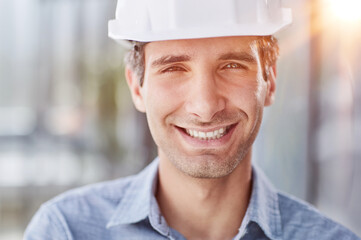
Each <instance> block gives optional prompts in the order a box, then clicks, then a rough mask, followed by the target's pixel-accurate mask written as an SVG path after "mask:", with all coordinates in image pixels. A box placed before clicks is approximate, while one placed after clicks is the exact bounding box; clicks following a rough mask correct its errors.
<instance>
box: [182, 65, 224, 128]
mask: <svg viewBox="0 0 361 240" xmlns="http://www.w3.org/2000/svg"><path fill="white" fill-rule="evenodd" d="M188 96H189V97H188V99H187V102H186V111H187V112H188V113H190V114H192V115H193V116H196V117H197V119H198V120H199V121H202V122H210V121H211V120H212V119H213V118H214V116H216V115H217V113H220V112H221V111H222V110H224V108H225V106H226V100H225V97H224V95H222V91H221V89H220V88H219V86H218V84H217V81H216V78H215V76H214V74H212V73H204V72H203V73H200V74H198V75H194V76H193V78H192V80H191V84H190V90H189V93H188Z"/></svg>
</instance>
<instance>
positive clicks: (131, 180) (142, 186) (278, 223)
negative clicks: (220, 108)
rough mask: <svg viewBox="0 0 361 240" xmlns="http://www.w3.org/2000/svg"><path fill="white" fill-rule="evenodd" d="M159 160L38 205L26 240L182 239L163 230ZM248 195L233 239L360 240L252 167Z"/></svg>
mask: <svg viewBox="0 0 361 240" xmlns="http://www.w3.org/2000/svg"><path fill="white" fill-rule="evenodd" d="M157 173H158V159H156V160H155V161H154V162H153V163H151V164H150V165H149V166H148V167H147V168H145V169H144V170H143V171H142V172H140V173H139V174H138V175H135V176H130V177H127V178H123V179H119V180H116V181H111V182H106V183H100V184H96V185H91V186H87V187H83V188H80V189H76V190H71V191H69V192H67V193H65V194H62V195H60V196H58V197H56V198H54V199H53V200H50V201H49V202H47V203H45V204H43V206H42V207H41V208H40V210H39V211H38V212H37V213H36V215H35V216H34V217H33V219H32V221H31V222H30V224H29V226H28V228H27V229H26V231H25V235H24V239H26V240H31V239H36V240H47V239H56V240H62V239H64V240H65V239H66V240H73V239H74V240H75V239H76V240H92V239H97V240H100V239H101V240H107V239H119V240H120V239H126V240H133V239H134V240H138V239H152V240H153V239H154V240H156V239H185V238H184V237H183V236H182V235H181V234H180V233H178V232H177V231H176V230H174V229H172V228H170V227H169V226H168V225H167V222H166V220H165V219H164V218H163V216H162V214H161V212H160V210H159V206H158V204H157V201H156V198H155V196H154V192H155V188H156V184H157V175H158V174H157ZM252 181H253V184H252V194H251V199H250V203H249V206H248V208H247V211H246V214H245V217H244V219H243V221H242V224H241V226H240V228H239V232H238V234H237V235H236V236H235V237H234V239H244V240H245V239H277V240H280V239H286V240H288V239H292V240H305V239H317V240H323V239H328V240H329V239H335V240H340V239H342V240H351V239H352V240H356V239H360V238H359V237H357V236H356V235H354V234H353V233H351V232H350V231H349V230H347V229H346V228H344V227H342V226H341V225H339V224H337V223H335V222H334V221H332V220H330V219H328V218H326V217H324V216H323V215H321V214H320V213H319V212H318V211H317V210H315V209H314V208H313V207H311V206H310V205H308V204H306V203H304V202H301V201H299V200H296V199H294V198H292V197H289V196H287V195H285V194H282V193H279V192H277V191H276V190H275V189H274V188H273V187H272V185H271V184H270V183H269V181H268V180H267V178H266V177H265V176H264V175H263V173H262V172H261V171H260V170H259V169H258V168H256V167H253V174H252Z"/></svg>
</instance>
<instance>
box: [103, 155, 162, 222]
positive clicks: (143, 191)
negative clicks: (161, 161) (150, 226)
mask: <svg viewBox="0 0 361 240" xmlns="http://www.w3.org/2000/svg"><path fill="white" fill-rule="evenodd" d="M157 175H158V158H156V159H155V160H154V161H153V162H152V163H151V164H150V165H148V166H147V167H146V168H145V169H144V170H143V171H141V172H140V173H139V174H137V175H135V176H133V180H132V181H131V183H130V185H129V186H128V188H127V189H126V190H125V193H124V196H123V197H122V199H121V200H120V202H119V204H118V206H117V208H116V210H115V212H114V214H113V215H112V217H111V219H110V221H109V222H108V224H107V228H110V227H114V226H116V225H120V224H131V223H136V222H139V221H142V220H144V219H145V218H147V217H148V216H149V214H150V206H151V203H152V197H153V198H154V192H155V188H156V182H157V179H158V177H157Z"/></svg>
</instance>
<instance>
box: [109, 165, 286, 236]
mask: <svg viewBox="0 0 361 240" xmlns="http://www.w3.org/2000/svg"><path fill="white" fill-rule="evenodd" d="M158 163H159V159H158V158H156V159H155V160H154V161H153V162H152V163H151V164H150V165H149V166H147V167H146V168H145V169H144V170H143V171H141V172H140V173H139V174H138V175H135V176H134V180H133V181H132V182H131V184H130V185H129V187H128V188H127V190H126V191H125V195H124V196H123V198H122V199H121V202H120V203H119V204H118V206H117V208H116V210H115V212H114V214H113V215H112V217H111V219H110V221H109V222H108V224H107V228H110V227H113V226H116V225H120V224H131V223H136V222H139V221H142V220H144V219H146V218H147V217H149V216H150V215H151V214H153V213H154V209H153V208H154V207H156V208H157V207H158V205H157V204H156V203H155V197H154V192H155V188H156V184H157V179H158ZM252 182H253V183H252V194H251V199H250V203H249V205H248V208H247V211H246V214H245V217H244V219H243V222H242V225H241V227H240V232H242V229H243V230H244V229H246V226H247V225H248V224H249V223H250V222H251V221H253V222H255V223H257V224H258V225H259V227H260V228H262V230H263V231H264V233H265V234H266V235H267V236H268V237H269V238H270V239H276V240H278V239H282V224H281V215H280V211H279V207H278V194H277V191H276V190H275V189H274V187H273V186H272V185H271V184H270V182H269V180H268V179H267V177H266V176H265V175H264V174H263V172H262V171H261V170H260V169H259V168H258V167H257V166H253V169H252ZM155 205H156V206H155ZM151 208H152V209H151ZM151 210H152V212H151ZM158 211H159V210H157V212H158ZM153 215H155V213H154V214H153ZM159 218H162V217H161V216H160V215H159ZM159 222H163V223H164V224H165V221H164V219H160V220H159ZM164 224H161V225H162V226H161V231H162V232H163V233H167V231H169V229H167V227H166V226H163V225H164Z"/></svg>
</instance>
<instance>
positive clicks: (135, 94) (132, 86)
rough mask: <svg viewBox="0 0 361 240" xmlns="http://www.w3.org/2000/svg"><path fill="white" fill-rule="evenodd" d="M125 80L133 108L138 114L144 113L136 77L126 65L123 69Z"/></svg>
mask: <svg viewBox="0 0 361 240" xmlns="http://www.w3.org/2000/svg"><path fill="white" fill-rule="evenodd" d="M125 78H126V80H127V83H128V87H129V90H130V94H131V95H132V100H133V103H134V105H135V108H136V109H137V110H138V111H140V112H145V106H144V100H143V95H142V93H141V86H140V85H139V79H138V76H137V75H136V74H135V73H134V72H133V71H132V70H131V69H130V68H129V66H128V65H127V66H126V67H125Z"/></svg>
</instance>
